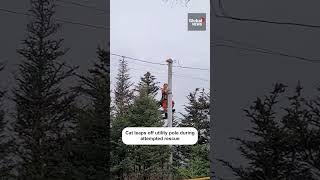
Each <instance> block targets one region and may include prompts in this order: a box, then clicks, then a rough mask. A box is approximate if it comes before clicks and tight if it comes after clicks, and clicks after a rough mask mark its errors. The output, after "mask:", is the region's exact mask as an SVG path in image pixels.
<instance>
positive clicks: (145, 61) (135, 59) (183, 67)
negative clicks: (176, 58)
mask: <svg viewBox="0 0 320 180" xmlns="http://www.w3.org/2000/svg"><path fill="white" fill-rule="evenodd" d="M110 54H111V55H113V56H118V57H122V58H126V59H131V60H134V61H140V62H144V63H148V64H156V65H161V66H166V65H167V64H164V63H156V62H152V61H147V60H142V59H137V58H132V57H128V56H124V55H119V54H115V53H110ZM173 67H177V68H182V69H194V70H204V71H209V69H205V68H198V67H188V66H180V65H178V66H173Z"/></svg>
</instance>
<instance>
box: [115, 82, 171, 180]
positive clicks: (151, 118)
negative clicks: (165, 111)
mask: <svg viewBox="0 0 320 180" xmlns="http://www.w3.org/2000/svg"><path fill="white" fill-rule="evenodd" d="M152 79H153V78H152ZM153 81H154V79H153V80H152V82H151V83H150V84H154V83H153ZM140 85H141V86H138V95H137V96H136V97H135V98H134V101H133V104H132V105H130V106H129V108H128V111H127V113H126V114H125V115H122V116H119V115H118V116H117V117H116V119H115V120H114V121H113V123H112V136H111V137H112V138H111V142H112V144H113V147H112V159H113V160H112V163H113V166H112V172H113V179H125V178H133V179H143V180H144V179H153V178H155V177H157V178H158V177H159V178H161V177H163V178H165V177H167V175H168V164H167V163H168V159H169V156H168V155H169V147H167V146H127V145H124V144H123V142H122V140H121V132H122V129H124V128H125V127H161V126H163V123H162V121H161V120H162V118H161V114H160V112H159V107H158V105H157V102H156V100H155V99H154V96H150V94H149V93H150V91H147V90H146V89H147V88H145V87H146V86H145V84H144V83H143V81H142V82H140Z"/></svg>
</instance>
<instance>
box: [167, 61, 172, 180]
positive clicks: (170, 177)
mask: <svg viewBox="0 0 320 180" xmlns="http://www.w3.org/2000/svg"><path fill="white" fill-rule="evenodd" d="M172 62H173V61H172V59H168V60H167V63H168V101H167V102H168V109H167V114H168V127H172ZM172 164H173V148H172V145H170V159H169V170H170V172H169V180H172V179H173V177H172Z"/></svg>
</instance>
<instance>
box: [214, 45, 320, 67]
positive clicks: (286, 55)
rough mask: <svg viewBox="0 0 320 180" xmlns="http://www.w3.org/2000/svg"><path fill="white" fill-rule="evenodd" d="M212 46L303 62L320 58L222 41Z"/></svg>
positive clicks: (314, 61)
mask: <svg viewBox="0 0 320 180" xmlns="http://www.w3.org/2000/svg"><path fill="white" fill-rule="evenodd" d="M230 42H234V44H236V43H235V41H230ZM238 44H240V43H239V42H238ZM214 46H217V47H226V48H233V49H238V50H244V51H249V52H258V53H263V54H270V55H277V56H284V57H289V58H295V59H297V60H299V61H305V62H311V63H320V60H315V59H310V58H306V57H302V56H296V55H291V54H287V53H283V52H277V51H273V50H268V49H264V48H255V47H244V46H238V45H228V44H223V43H214Z"/></svg>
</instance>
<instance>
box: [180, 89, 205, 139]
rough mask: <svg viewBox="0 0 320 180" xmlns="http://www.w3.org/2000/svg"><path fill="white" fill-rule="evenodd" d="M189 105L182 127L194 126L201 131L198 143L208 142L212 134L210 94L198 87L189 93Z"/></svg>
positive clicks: (186, 108)
mask: <svg viewBox="0 0 320 180" xmlns="http://www.w3.org/2000/svg"><path fill="white" fill-rule="evenodd" d="M187 98H188V100H189V102H188V105H186V106H185V108H184V109H185V111H186V114H182V116H183V118H182V121H181V123H180V127H194V128H196V129H197V130H198V131H199V140H198V144H208V143H209V135H210V132H209V130H210V124H209V123H210V114H209V109H210V95H209V94H208V93H206V92H205V90H204V89H202V90H200V89H196V90H195V91H194V92H192V93H190V94H189V95H188V97H187Z"/></svg>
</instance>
